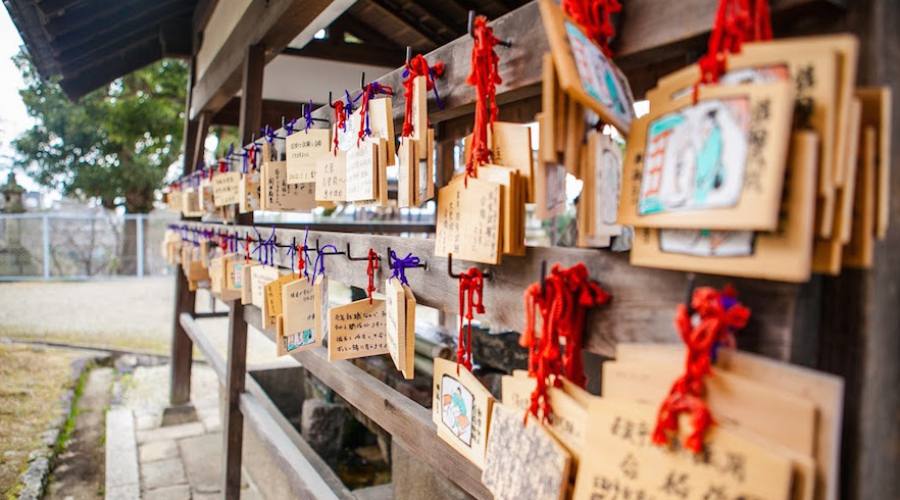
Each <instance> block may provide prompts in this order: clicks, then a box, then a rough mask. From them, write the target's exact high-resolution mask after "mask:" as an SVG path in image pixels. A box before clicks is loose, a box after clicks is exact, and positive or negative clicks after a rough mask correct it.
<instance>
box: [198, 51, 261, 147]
mask: <svg viewBox="0 0 900 500" xmlns="http://www.w3.org/2000/svg"><path fill="white" fill-rule="evenodd" d="M265 52H266V48H265V46H264V45H263V44H261V43H259V44H256V45H251V46H250V47H247V49H246V50H245V51H244V64H243V70H242V71H241V114H240V120H239V125H238V137H240V138H241V141H242V143H243V144H250V141H251V140H252V139H251V138H252V137H253V136H254V135H258V133H259V129H260V128H261V127H262V89H263V72H264V70H265V66H266V60H265ZM206 113H208V111H207V112H206ZM201 114H202V113H201Z"/></svg>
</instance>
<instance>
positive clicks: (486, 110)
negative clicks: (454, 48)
mask: <svg viewBox="0 0 900 500" xmlns="http://www.w3.org/2000/svg"><path fill="white" fill-rule="evenodd" d="M472 36H473V37H474V38H475V40H474V43H473V44H472V72H471V73H469V77H468V78H467V79H466V83H468V84H469V85H472V86H474V87H475V123H474V126H473V127H472V144H471V146H470V147H469V151H468V154H467V155H466V181H468V179H469V177H478V167H479V166H481V165H484V164H485V163H488V162H490V161H491V148H490V146H489V145H488V128H489V127H490V128H493V126H494V122H495V121H496V120H497V114H498V113H499V109H498V108H497V84H498V83H502V82H503V80H501V79H500V74H499V72H498V70H497V64H498V62H499V58H498V57H497V54H496V53H495V52H494V46H495V45H497V43H498V42H499V40H498V39H497V37H495V36H494V30H492V29H491V28H490V27H489V26H488V25H487V18H486V17H484V16H478V17H476V18H475V20H474V21H473V23H472Z"/></svg>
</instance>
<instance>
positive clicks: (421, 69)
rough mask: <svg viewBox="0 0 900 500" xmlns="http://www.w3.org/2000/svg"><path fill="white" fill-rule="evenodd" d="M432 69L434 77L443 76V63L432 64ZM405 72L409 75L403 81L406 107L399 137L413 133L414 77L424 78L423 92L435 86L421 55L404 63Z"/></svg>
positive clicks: (426, 62) (425, 61)
mask: <svg viewBox="0 0 900 500" xmlns="http://www.w3.org/2000/svg"><path fill="white" fill-rule="evenodd" d="M433 69H434V73H435V75H436V76H441V75H442V74H444V62H443V61H438V62H436V63H434V66H433ZM406 70H407V71H408V73H409V74H408V75H407V76H406V79H405V80H403V96H404V97H405V98H406V105H405V107H404V110H403V129H402V131H401V132H400V135H401V136H403V137H409V136H410V134H412V133H413V124H412V101H413V82H414V81H415V79H416V77H419V76H424V77H425V90H432V89H433V88H434V85H435V83H434V80H433V79H432V78H431V71H429V68H428V61H427V60H426V59H425V56H423V55H422V54H419V55H417V56H415V57H413V58H412V59H410V60H409V62H407V63H406Z"/></svg>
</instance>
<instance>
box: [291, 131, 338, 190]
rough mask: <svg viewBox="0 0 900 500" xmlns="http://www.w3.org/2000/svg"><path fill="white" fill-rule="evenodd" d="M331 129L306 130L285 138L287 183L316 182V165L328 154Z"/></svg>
mask: <svg viewBox="0 0 900 500" xmlns="http://www.w3.org/2000/svg"><path fill="white" fill-rule="evenodd" d="M330 146H331V129H327V128H326V129H315V128H306V129H304V130H301V131H298V132H294V133H293V134H291V135H289V136H287V143H286V145H285V148H286V150H287V153H286V154H287V169H286V170H287V183H288V184H298V183H307V182H316V180H317V177H316V165H317V163H318V162H319V160H321V159H322V158H324V157H325V156H327V155H328V154H329V149H330Z"/></svg>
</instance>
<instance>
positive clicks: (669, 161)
mask: <svg viewBox="0 0 900 500" xmlns="http://www.w3.org/2000/svg"><path fill="white" fill-rule="evenodd" d="M793 106H794V102H793V89H792V87H791V85H790V84H788V83H785V82H780V83H772V84H767V85H737V86H731V87H722V86H711V87H701V88H700V90H699V100H698V102H697V103H694V102H693V100H692V96H690V95H688V96H684V97H682V98H679V99H676V100H674V101H670V102H664V103H661V104H660V103H651V105H650V109H651V110H652V111H651V113H650V114H649V115H646V116H644V117H642V118H641V119H640V120H637V121H635V123H634V125H633V127H632V132H631V133H630V134H629V136H628V144H627V150H626V154H625V165H624V177H623V185H622V193H621V196H620V205H619V223H620V224H630V225H633V226H637V227H669V228H693V229H733V230H738V229H756V230H774V229H775V228H776V227H777V225H778V208H779V204H780V202H781V188H782V184H783V180H784V168H785V156H786V153H787V145H788V140H789V135H790V134H789V131H790V126H791V118H792V115H793Z"/></svg>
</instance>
